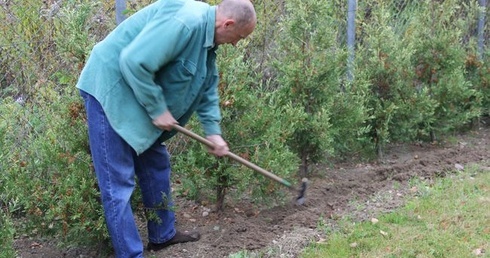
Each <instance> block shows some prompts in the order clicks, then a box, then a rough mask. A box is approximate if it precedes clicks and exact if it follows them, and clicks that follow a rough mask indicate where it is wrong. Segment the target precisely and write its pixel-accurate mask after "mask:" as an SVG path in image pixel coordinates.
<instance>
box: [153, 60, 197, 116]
mask: <svg viewBox="0 0 490 258" xmlns="http://www.w3.org/2000/svg"><path fill="white" fill-rule="evenodd" d="M196 73H197V66H196V64H195V63H194V62H192V61H189V60H176V61H174V62H172V63H169V64H167V65H166V66H165V67H163V69H161V71H160V72H158V73H157V74H156V77H155V82H156V83H157V84H158V85H160V86H161V87H162V90H163V95H164V97H165V101H166V102H167V106H168V108H169V109H170V111H171V112H172V114H173V115H174V116H177V117H178V116H179V115H181V114H182V113H183V112H185V110H186V109H187V107H186V106H188V105H190V103H188V102H190V101H191V99H192V97H191V94H192V92H193V91H195V89H193V88H194V87H195V86H194V84H196V81H197V80H196Z"/></svg>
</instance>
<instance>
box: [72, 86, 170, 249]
mask: <svg viewBox="0 0 490 258" xmlns="http://www.w3.org/2000/svg"><path fill="white" fill-rule="evenodd" d="M80 94H81V96H82V98H83V99H84V101H85V109H86V112H87V120H88V132H89V142H90V150H91V153H92V161H93V163H94V168H95V174H96V175H97V180H98V183H99V189H100V193H101V197H102V205H103V207H104V214H105V220H106V224H107V227H108V230H109V234H110V236H111V240H112V244H113V247H114V250H115V253H116V257H143V242H142V241H141V238H140V235H139V233H138V228H137V226H136V223H135V221H134V217H133V211H132V209H131V204H130V197H131V194H132V193H133V190H134V188H135V184H136V182H135V178H137V179H138V184H139V187H140V189H141V194H142V199H143V204H144V206H145V208H146V210H147V211H148V212H151V213H153V215H152V216H149V218H148V224H147V227H148V238H149V241H150V242H152V243H164V242H166V241H168V240H170V239H172V238H173V237H174V236H175V233H176V231H175V214H174V212H173V210H172V206H173V203H172V201H171V195H170V174H171V171H170V155H169V154H168V152H167V149H166V147H165V145H163V144H161V143H159V142H155V143H154V144H153V146H151V148H149V149H148V150H146V151H145V152H144V153H142V154H141V155H139V156H138V155H136V153H135V151H134V150H133V149H132V148H131V146H129V145H128V144H127V143H126V142H125V141H124V140H123V139H122V138H121V137H119V135H118V134H117V133H116V132H115V131H114V130H113V129H112V127H111V125H110V124H109V122H108V120H107V117H106V115H105V113H104V111H103V110H102V107H101V105H100V104H99V102H98V101H97V100H96V99H95V98H93V97H92V96H91V95H89V94H87V93H86V92H84V91H80ZM155 215H157V216H155Z"/></svg>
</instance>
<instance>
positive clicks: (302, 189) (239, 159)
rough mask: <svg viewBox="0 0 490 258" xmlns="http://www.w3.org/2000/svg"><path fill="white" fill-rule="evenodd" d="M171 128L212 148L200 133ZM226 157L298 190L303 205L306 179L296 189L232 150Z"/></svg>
mask: <svg viewBox="0 0 490 258" xmlns="http://www.w3.org/2000/svg"><path fill="white" fill-rule="evenodd" d="M173 128H174V129H175V130H177V131H178V132H180V133H183V134H185V135H187V136H189V137H191V138H193V139H194V140H197V141H199V142H200V143H202V144H204V145H206V146H208V147H209V148H214V144H213V143H212V142H210V141H209V140H207V139H206V138H203V137H201V136H200V135H198V134H195V133H194V132H192V131H190V130H188V129H185V128H184V127H182V126H179V125H173ZM226 156H227V157H229V158H231V159H233V160H235V161H237V162H239V163H241V164H242V165H245V166H247V167H249V168H251V169H253V170H255V171H257V172H259V173H261V174H262V175H264V176H266V177H268V178H270V179H272V180H274V181H276V182H279V183H281V184H283V185H284V186H287V187H288V188H290V189H293V190H295V191H298V192H299V195H298V197H297V198H296V204H298V205H303V203H304V202H305V196H306V187H307V184H308V179H306V178H303V180H301V181H302V182H301V187H300V188H299V189H296V188H295V187H294V186H293V185H291V183H290V182H288V181H286V180H285V179H283V178H280V177H278V176H276V175H275V174H273V173H271V172H269V171H267V170H265V169H263V168H261V167H259V166H257V165H255V164H254V163H252V162H250V161H248V160H246V159H244V158H242V157H240V156H238V155H236V154H234V153H233V152H228V153H227V154H226Z"/></svg>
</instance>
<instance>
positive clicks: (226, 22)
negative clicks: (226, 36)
mask: <svg viewBox="0 0 490 258" xmlns="http://www.w3.org/2000/svg"><path fill="white" fill-rule="evenodd" d="M233 24H235V21H234V20H231V19H228V20H226V21H225V22H224V27H225V28H226V27H228V26H230V25H233Z"/></svg>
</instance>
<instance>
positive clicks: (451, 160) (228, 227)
mask: <svg viewBox="0 0 490 258" xmlns="http://www.w3.org/2000/svg"><path fill="white" fill-rule="evenodd" d="M475 164H478V165H479V166H480V167H482V168H483V170H484V171H488V172H490V168H489V166H490V128H489V127H488V124H487V125H485V124H482V128H479V129H477V130H474V131H472V132H470V133H467V134H465V135H458V136H454V137H452V138H451V140H450V142H449V141H448V142H444V143H435V144H429V143H418V144H409V145H407V144H403V145H402V144H395V145H392V146H390V147H389V148H388V149H386V150H385V156H384V158H383V159H380V160H377V161H375V162H369V163H362V162H357V161H351V162H347V163H337V164H335V165H330V166H325V165H318V166H317V167H316V169H315V172H314V175H312V176H311V177H310V178H309V180H310V181H309V185H308V188H307V196H306V203H305V204H304V205H303V206H298V205H295V204H294V202H291V203H290V204H287V205H283V206H278V207H274V208H269V209H259V208H257V207H254V206H253V205H252V204H250V203H247V202H246V201H244V202H243V203H228V204H227V206H226V208H225V211H224V212H223V213H221V214H217V213H213V212H210V210H211V208H212V207H205V206H203V205H200V204H197V203H195V202H191V201H188V200H180V199H177V200H176V201H177V204H178V211H177V218H178V222H177V223H178V225H177V226H178V228H181V229H196V230H199V231H200V232H201V235H202V238H201V240H200V241H198V242H193V243H185V244H179V245H174V246H171V247H168V248H166V249H164V250H162V251H159V252H152V253H146V254H145V256H146V257H210V258H211V257H212V258H215V257H228V256H229V255H230V254H234V253H237V252H240V251H242V250H247V252H248V255H249V256H254V254H261V256H260V257H298V254H299V253H300V252H301V250H302V249H303V248H304V247H305V246H306V245H307V244H308V243H310V242H311V241H318V240H323V239H328V235H326V233H325V232H322V231H320V230H318V229H317V227H318V225H319V223H320V222H321V223H323V224H326V225H328V226H330V227H331V228H333V229H335V227H336V222H337V221H338V220H339V219H341V218H343V217H345V216H349V217H350V218H352V219H355V220H359V221H361V220H367V219H370V218H372V217H375V216H376V215H379V214H380V213H383V212H389V211H392V210H393V209H395V208H397V207H400V206H401V205H403V203H404V200H406V198H407V196H410V195H413V194H414V192H413V189H412V188H411V187H410V185H409V180H410V179H413V178H416V179H418V180H429V181H430V180H433V179H434V178H436V177H442V176H446V175H447V174H450V173H454V171H456V170H458V169H461V167H465V168H466V167H468V166H473V165H475ZM293 195H294V194H292V195H291V196H292V197H293ZM142 225H143V223H142ZM141 228H142V230H141V234H142V238H143V239H145V232H144V231H145V230H144V226H142V227H141ZM15 248H16V250H17V252H18V257H23V258H30V257H43V258H50V257H101V256H102V255H101V254H100V253H99V250H97V248H93V247H90V248H59V247H57V245H56V241H54V240H41V239H36V238H35V237H24V238H20V239H17V240H16V241H15ZM109 257H111V255H109ZM257 257H258V255H257Z"/></svg>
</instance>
